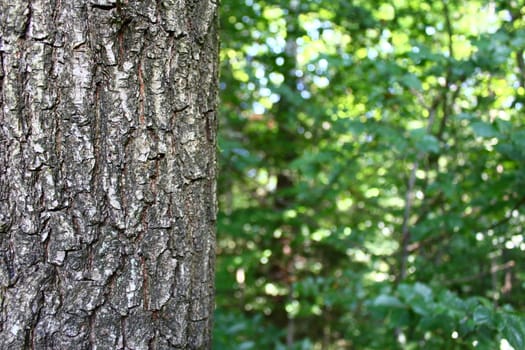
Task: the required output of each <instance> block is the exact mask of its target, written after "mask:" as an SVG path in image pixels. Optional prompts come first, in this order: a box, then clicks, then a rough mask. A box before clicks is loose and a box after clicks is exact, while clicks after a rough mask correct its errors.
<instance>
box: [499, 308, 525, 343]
mask: <svg viewBox="0 0 525 350" xmlns="http://www.w3.org/2000/svg"><path fill="white" fill-rule="evenodd" d="M502 333H503V334H502V335H503V337H504V338H505V339H507V341H508V342H509V344H510V345H512V347H513V348H514V349H516V350H517V349H524V348H525V324H524V320H523V319H522V318H519V317H517V316H514V315H506V316H505V317H504V319H503V332H502Z"/></svg>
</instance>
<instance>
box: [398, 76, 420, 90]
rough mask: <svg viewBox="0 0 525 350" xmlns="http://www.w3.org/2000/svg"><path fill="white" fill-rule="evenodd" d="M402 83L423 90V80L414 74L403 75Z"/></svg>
mask: <svg viewBox="0 0 525 350" xmlns="http://www.w3.org/2000/svg"><path fill="white" fill-rule="evenodd" d="M401 83H402V84H403V85H404V86H406V87H407V88H409V89H415V90H421V81H420V80H419V79H418V78H417V77H416V76H415V75H413V74H405V75H403V76H402V77H401Z"/></svg>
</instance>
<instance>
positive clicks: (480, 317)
mask: <svg viewBox="0 0 525 350" xmlns="http://www.w3.org/2000/svg"><path fill="white" fill-rule="evenodd" d="M473 317H474V322H476V324H478V325H481V324H490V323H492V313H491V311H490V310H489V309H488V308H486V307H485V306H482V305H479V306H478V307H477V308H476V309H475V310H474V315H473Z"/></svg>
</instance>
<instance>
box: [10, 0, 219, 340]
mask: <svg viewBox="0 0 525 350" xmlns="http://www.w3.org/2000/svg"><path fill="white" fill-rule="evenodd" d="M0 20H1V23H0V31H1V32H0V35H1V37H0V61H1V62H0V63H1V65H0V86H1V87H0V89H1V90H0V105H1V111H0V305H1V309H0V312H1V313H0V349H38V350H41V349H59V350H66V349H206V348H210V347H211V335H210V334H211V325H212V313H213V307H214V303H213V295H214V287H213V282H214V280H213V274H214V249H215V215H216V204H215V202H216V201H215V191H216V190H215V175H216V155H215V144H216V100H217V98H216V95H217V60H218V56H217V51H218V38H217V4H216V3H215V2H214V0H163V1H156V0H120V1H119V0H91V1H88V0H31V1H27V0H26V1H22V0H16V1H12V0H0Z"/></svg>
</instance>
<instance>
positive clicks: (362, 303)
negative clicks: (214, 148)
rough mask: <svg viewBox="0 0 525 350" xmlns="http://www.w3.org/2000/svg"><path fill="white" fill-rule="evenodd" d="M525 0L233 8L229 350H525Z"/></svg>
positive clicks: (245, 1)
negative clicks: (524, 2) (524, 315)
mask: <svg viewBox="0 0 525 350" xmlns="http://www.w3.org/2000/svg"><path fill="white" fill-rule="evenodd" d="M523 5H524V4H523V0H492V1H487V0H436V1H419V0H392V1H383V0H310V1H306V0H286V1H285V0H223V1H222V3H221V11H222V14H221V37H222V48H221V60H222V71H221V74H222V76H221V105H222V107H221V108H222V109H221V113H220V114H221V120H220V125H221V126H220V141H219V142H220V145H219V146H220V150H219V152H220V179H219V194H220V198H219V200H220V208H221V209H220V217H219V222H218V257H217V277H216V286H217V311H216V319H215V333H214V348H215V349H245V350H246V349H381V350H383V349H487V350H494V349H512V348H514V349H516V350H522V349H525V323H524V318H523V312H524V311H525V270H524V269H523V267H524V261H525V241H524V239H523V226H524V222H525V213H524V207H525V106H524V104H525V62H524V59H525V57H524V50H525V9H524V8H523Z"/></svg>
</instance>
